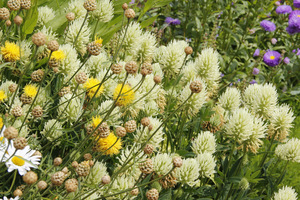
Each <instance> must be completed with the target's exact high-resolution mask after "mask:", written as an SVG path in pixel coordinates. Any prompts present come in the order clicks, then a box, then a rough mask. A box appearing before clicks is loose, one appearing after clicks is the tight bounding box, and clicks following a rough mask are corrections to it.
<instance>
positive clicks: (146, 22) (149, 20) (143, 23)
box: [141, 15, 158, 28]
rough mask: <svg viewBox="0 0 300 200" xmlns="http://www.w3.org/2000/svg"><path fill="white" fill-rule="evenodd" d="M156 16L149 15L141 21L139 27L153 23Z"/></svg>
mask: <svg viewBox="0 0 300 200" xmlns="http://www.w3.org/2000/svg"><path fill="white" fill-rule="evenodd" d="M157 17H158V15H156V16H154V17H150V18H149V19H147V20H145V21H142V22H141V28H146V27H147V26H149V25H151V24H153V22H154V21H155V20H156V18H157Z"/></svg>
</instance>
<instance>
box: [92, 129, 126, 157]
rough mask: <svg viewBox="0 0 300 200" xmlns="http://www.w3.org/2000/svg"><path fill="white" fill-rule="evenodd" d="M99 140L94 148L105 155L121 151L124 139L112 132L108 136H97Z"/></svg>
mask: <svg viewBox="0 0 300 200" xmlns="http://www.w3.org/2000/svg"><path fill="white" fill-rule="evenodd" d="M97 140H98V142H97V144H96V146H95V148H94V150H96V151H98V152H102V153H104V154H105V155H114V154H118V153H119V152H120V149H121V148H122V141H121V139H118V138H117V137H116V136H115V134H113V133H112V132H111V133H110V134H109V135H108V136H107V137H106V138H97V139H96V141H97Z"/></svg>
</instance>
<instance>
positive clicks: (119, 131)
mask: <svg viewBox="0 0 300 200" xmlns="http://www.w3.org/2000/svg"><path fill="white" fill-rule="evenodd" d="M116 135H117V136H118V137H125V136H126V129H125V128H124V127H122V126H119V127H118V128H116Z"/></svg>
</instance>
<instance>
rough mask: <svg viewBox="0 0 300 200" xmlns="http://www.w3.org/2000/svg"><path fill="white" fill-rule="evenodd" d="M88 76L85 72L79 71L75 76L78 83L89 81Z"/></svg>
mask: <svg viewBox="0 0 300 200" xmlns="http://www.w3.org/2000/svg"><path fill="white" fill-rule="evenodd" d="M87 79H88V77H87V75H86V73H85V72H78V73H77V74H76V76H75V81H76V82H77V83H78V84H84V83H85V82H86V81H87Z"/></svg>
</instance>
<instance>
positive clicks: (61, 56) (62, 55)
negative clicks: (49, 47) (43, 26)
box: [51, 50, 66, 60]
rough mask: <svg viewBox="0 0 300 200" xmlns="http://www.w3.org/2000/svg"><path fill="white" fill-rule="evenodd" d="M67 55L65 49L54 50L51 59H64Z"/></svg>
mask: <svg viewBox="0 0 300 200" xmlns="http://www.w3.org/2000/svg"><path fill="white" fill-rule="evenodd" d="M65 57H66V55H65V53H64V52H63V50H57V51H53V52H52V55H51V59H55V60H63V59H65Z"/></svg>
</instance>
